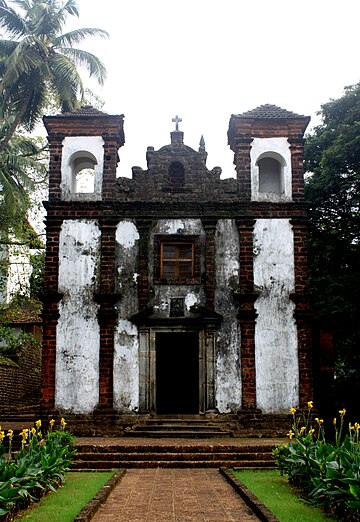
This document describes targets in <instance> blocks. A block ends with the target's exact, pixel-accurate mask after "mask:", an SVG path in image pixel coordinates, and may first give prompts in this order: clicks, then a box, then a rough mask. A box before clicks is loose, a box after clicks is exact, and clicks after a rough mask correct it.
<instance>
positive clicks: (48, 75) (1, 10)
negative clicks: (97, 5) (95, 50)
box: [0, 0, 108, 153]
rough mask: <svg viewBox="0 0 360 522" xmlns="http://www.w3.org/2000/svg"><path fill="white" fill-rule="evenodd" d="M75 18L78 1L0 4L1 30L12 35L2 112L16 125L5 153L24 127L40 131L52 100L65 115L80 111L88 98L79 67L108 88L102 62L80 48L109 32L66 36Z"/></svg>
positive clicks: (0, 46) (3, 72)
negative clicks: (91, 38)
mask: <svg viewBox="0 0 360 522" xmlns="http://www.w3.org/2000/svg"><path fill="white" fill-rule="evenodd" d="M12 5H14V6H15V7H17V9H14V8H13V7H12ZM69 16H79V10H78V7H77V2H76V0H67V1H64V2H62V1H60V0H12V1H6V0H0V27H1V28H3V29H4V30H5V32H6V34H7V36H8V38H7V39H5V38H2V39H0V108H1V111H2V114H1V116H2V117H5V118H6V119H7V121H11V124H10V125H9V126H8V129H7V132H6V134H5V135H3V136H2V139H1V141H0V153H1V152H2V151H3V150H4V148H5V146H6V144H7V143H8V141H9V139H10V138H11V136H12V135H13V133H14V131H15V129H16V128H17V127H18V125H19V124H20V125H22V126H24V128H25V129H26V130H28V131H31V130H33V129H34V126H35V125H36V123H37V122H38V121H39V119H40V118H41V116H42V115H43V111H44V108H45V107H46V105H47V103H48V99H49V96H50V97H51V96H54V97H55V98H56V100H57V102H58V105H59V106H60V108H61V109H62V110H63V111H66V110H71V109H73V108H75V107H76V105H77V103H78V98H79V96H80V98H83V96H84V86H83V82H82V79H81V76H80V73H79V70H78V67H84V68H85V69H86V70H87V72H88V73H89V75H90V76H93V77H94V78H96V79H97V80H98V82H99V83H100V84H102V83H103V81H104V78H105V67H104V65H103V64H102V62H101V61H100V60H99V59H98V58H97V57H96V56H95V55H93V54H91V53H89V52H86V51H83V50H81V49H78V48H77V47H75V45H77V44H79V43H81V42H82V41H83V40H84V39H85V38H87V37H88V36H97V37H101V38H106V37H108V33H107V32H106V31H103V30H102V29H96V28H82V29H75V30H73V31H70V32H63V30H64V26H65V23H66V21H67V19H68V17H69Z"/></svg>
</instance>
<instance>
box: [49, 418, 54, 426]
mask: <svg viewBox="0 0 360 522" xmlns="http://www.w3.org/2000/svg"><path fill="white" fill-rule="evenodd" d="M49 424H50V427H51V428H52V427H53V426H54V424H55V419H51V420H50V421H49Z"/></svg>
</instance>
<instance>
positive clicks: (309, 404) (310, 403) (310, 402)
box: [307, 401, 313, 410]
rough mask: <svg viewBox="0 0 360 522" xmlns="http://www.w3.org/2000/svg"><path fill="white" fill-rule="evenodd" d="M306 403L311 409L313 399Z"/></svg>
mask: <svg viewBox="0 0 360 522" xmlns="http://www.w3.org/2000/svg"><path fill="white" fill-rule="evenodd" d="M307 405H308V408H309V409H310V410H311V408H312V407H313V401H309V402H308V403H307Z"/></svg>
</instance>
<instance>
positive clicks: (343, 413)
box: [339, 408, 346, 417]
mask: <svg viewBox="0 0 360 522" xmlns="http://www.w3.org/2000/svg"><path fill="white" fill-rule="evenodd" d="M339 413H340V415H341V417H343V416H344V415H345V413H346V410H345V408H344V409H343V410H339Z"/></svg>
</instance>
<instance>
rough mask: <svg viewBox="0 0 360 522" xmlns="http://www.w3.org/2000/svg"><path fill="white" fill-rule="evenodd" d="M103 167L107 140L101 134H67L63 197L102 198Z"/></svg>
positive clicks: (64, 146)
mask: <svg viewBox="0 0 360 522" xmlns="http://www.w3.org/2000/svg"><path fill="white" fill-rule="evenodd" d="M103 170H104V140H103V138H102V137H101V136H69V137H66V138H65V139H64V141H63V154H62V168H61V193H62V199H63V200H65V201H71V200H75V201H76V200H84V201H86V200H91V201H93V200H99V199H101V195H102V181H103Z"/></svg>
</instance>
